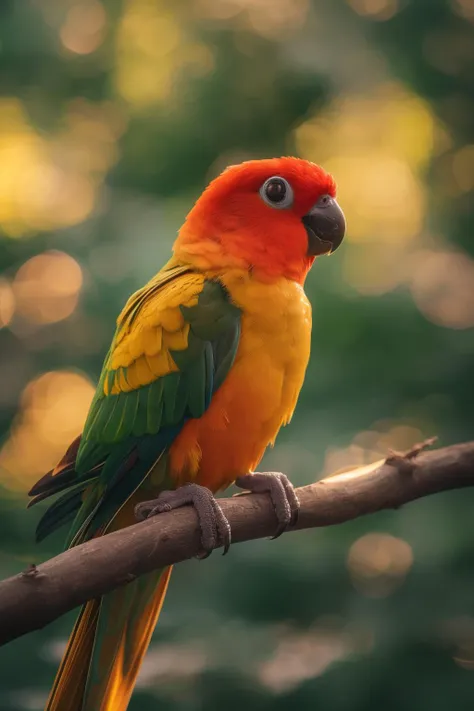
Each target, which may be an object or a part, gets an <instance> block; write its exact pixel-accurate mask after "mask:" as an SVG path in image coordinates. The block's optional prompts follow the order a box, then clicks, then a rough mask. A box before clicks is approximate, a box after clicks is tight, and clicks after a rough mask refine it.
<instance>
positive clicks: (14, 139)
mask: <svg viewBox="0 0 474 711" xmlns="http://www.w3.org/2000/svg"><path fill="white" fill-rule="evenodd" d="M111 108H112V110H111ZM124 125H125V124H124V121H123V117H122V114H121V112H120V110H115V109H113V107H112V105H111V104H110V103H109V102H104V103H103V104H92V103H89V102H87V101H86V100H85V99H82V98H79V99H76V100H74V101H71V103H70V104H69V106H67V107H66V111H65V115H64V123H63V125H62V128H61V129H59V130H58V132H57V133H56V134H53V135H52V136H51V137H49V138H45V137H44V135H42V133H40V132H39V131H37V130H36V129H34V128H33V127H32V126H31V124H30V119H29V117H28V115H27V112H26V110H25V107H24V105H23V104H22V103H21V102H20V101H19V99H16V98H2V99H0V162H1V164H2V171H1V172H0V227H1V229H2V230H3V232H4V233H5V234H7V235H9V236H10V237H22V236H24V235H28V234H31V233H33V232H34V231H35V230H49V229H55V228H61V227H67V226H71V225H75V224H77V223H79V222H82V221H83V220H85V219H86V218H87V217H89V216H90V215H91V213H92V211H93V210H94V208H95V204H96V199H97V196H98V193H99V190H100V188H101V186H102V182H103V179H104V175H105V173H106V172H107V171H108V169H109V168H110V167H111V166H112V165H113V164H114V163H115V161H116V160H117V157H118V153H117V148H116V141H117V138H118V137H119V135H120V134H121V133H122V131H123V128H124Z"/></svg>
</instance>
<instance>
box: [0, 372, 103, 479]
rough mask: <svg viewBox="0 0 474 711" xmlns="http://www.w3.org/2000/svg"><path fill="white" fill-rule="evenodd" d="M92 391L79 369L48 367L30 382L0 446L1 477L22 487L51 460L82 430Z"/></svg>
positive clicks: (54, 460)
mask: <svg viewBox="0 0 474 711" xmlns="http://www.w3.org/2000/svg"><path fill="white" fill-rule="evenodd" d="M93 395H94V387H93V386H92V384H91V382H90V380H89V379H88V378H86V377H85V376H84V375H81V374H80V373H73V372H68V371H51V372H48V373H44V374H43V375H40V376H39V377H38V378H36V379H35V380H33V381H31V382H30V383H28V385H27V386H26V388H25V390H24V391H23V394H22V398H21V409H20V413H19V415H18V416H17V418H16V420H15V422H14V423H13V426H12V430H11V433H10V437H9V439H8V440H7V442H6V443H5V445H4V446H3V448H2V449H1V450H0V482H1V484H2V485H3V486H5V487H6V488H7V489H11V490H13V491H25V490H28V489H29V488H30V486H31V485H32V484H33V483H34V481H35V480H36V479H37V478H38V477H39V476H40V475H42V474H45V473H46V472H47V471H48V470H49V469H51V468H52V467H53V466H55V465H56V464H57V463H58V461H59V460H60V459H61V457H62V456H63V454H64V452H65V451H66V449H67V447H68V446H69V445H70V443H71V442H72V440H73V439H74V438H75V437H77V435H78V434H80V432H81V430H82V427H83V425H84V420H85V418H86V415H87V412H88V410H89V407H90V404H91V402H92V397H93Z"/></svg>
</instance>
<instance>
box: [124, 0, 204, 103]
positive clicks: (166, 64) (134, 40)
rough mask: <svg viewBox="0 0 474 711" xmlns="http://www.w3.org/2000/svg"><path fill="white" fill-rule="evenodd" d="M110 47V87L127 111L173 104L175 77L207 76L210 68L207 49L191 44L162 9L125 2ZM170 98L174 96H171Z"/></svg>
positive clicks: (150, 1)
mask: <svg viewBox="0 0 474 711" xmlns="http://www.w3.org/2000/svg"><path fill="white" fill-rule="evenodd" d="M124 6H125V10H124V14H123V16H122V18H121V21H120V23H119V27H118V33H117V41H116V64H115V72H116V74H115V81H116V87H117V91H118V92H119V94H120V95H121V96H122V97H123V98H124V99H125V100H126V101H127V102H128V103H129V104H130V105H131V108H132V109H137V110H143V109H147V108H148V107H149V106H153V105H155V104H159V103H161V102H164V101H167V100H168V99H170V97H171V95H172V94H173V98H174V100H177V98H178V93H177V91H176V90H177V86H178V76H179V73H180V72H185V71H188V72H191V73H192V75H196V74H197V75H203V74H207V73H208V72H210V71H211V70H212V69H213V68H214V61H213V56H212V51H211V48H210V47H209V46H208V45H206V44H204V43H202V42H193V41H192V40H191V38H190V37H188V36H186V31H185V28H184V27H183V26H182V24H181V23H180V22H178V20H177V18H176V17H175V16H174V13H171V12H169V11H168V10H167V9H166V4H165V3H164V2H162V1H161V2H160V1H158V0H126V2H125V3H124ZM173 92H174V93H173Z"/></svg>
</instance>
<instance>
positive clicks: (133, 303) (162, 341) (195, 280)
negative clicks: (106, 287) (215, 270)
mask: <svg viewBox="0 0 474 711" xmlns="http://www.w3.org/2000/svg"><path fill="white" fill-rule="evenodd" d="M160 275H161V279H159V277H160ZM160 275H157V277H155V278H154V279H152V281H151V282H149V284H148V285H147V287H145V289H142V290H140V292H137V293H136V294H134V295H133V296H132V297H130V299H129V301H128V303H127V304H126V306H125V308H124V310H123V311H122V313H121V314H120V316H119V318H118V321H117V326H118V329H117V336H116V339H115V343H114V347H113V350H112V352H111V354H110V357H109V361H108V363H107V370H108V372H109V373H110V376H109V377H107V378H105V379H104V394H105V395H116V394H118V393H121V392H129V391H131V390H136V389H137V388H139V387H141V386H144V385H148V384H149V383H151V382H153V381H154V380H156V379H157V378H159V377H162V376H164V375H166V374H168V373H172V372H173V371H177V370H178V366H177V365H176V363H175V362H174V360H173V358H172V356H171V353H170V351H180V350H184V349H186V348H187V346H188V335H189V324H188V323H186V322H185V320H184V317H183V314H182V313H181V309H180V307H181V306H187V307H191V306H195V305H196V304H197V301H198V297H199V294H200V293H201V291H202V288H203V285H204V275H202V274H199V273H196V272H184V273H182V274H180V275H179V276H178V277H177V278H176V274H174V276H175V278H173V279H172V280H170V281H166V278H163V275H162V273H160ZM138 307H139V310H138ZM112 372H113V375H112Z"/></svg>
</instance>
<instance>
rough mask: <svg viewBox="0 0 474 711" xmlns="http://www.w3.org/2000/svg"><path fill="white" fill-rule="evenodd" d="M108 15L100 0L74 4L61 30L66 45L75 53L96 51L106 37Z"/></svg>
mask: <svg viewBox="0 0 474 711" xmlns="http://www.w3.org/2000/svg"><path fill="white" fill-rule="evenodd" d="M106 21H107V15H106V12H105V8H104V6H103V5H102V3H100V2H98V0H86V1H85V2H80V3H77V4H74V5H73V6H72V7H71V8H70V9H69V11H68V13H67V17H66V21H65V22H64V24H63V26H62V27H61V30H60V37H61V42H62V43H63V45H64V47H65V48H66V49H68V50H69V51H70V52H73V53H75V54H90V53H91V52H94V51H95V50H96V49H97V48H98V47H100V45H101V44H102V41H103V39H104V31H105V26H106Z"/></svg>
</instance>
